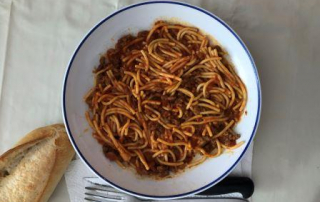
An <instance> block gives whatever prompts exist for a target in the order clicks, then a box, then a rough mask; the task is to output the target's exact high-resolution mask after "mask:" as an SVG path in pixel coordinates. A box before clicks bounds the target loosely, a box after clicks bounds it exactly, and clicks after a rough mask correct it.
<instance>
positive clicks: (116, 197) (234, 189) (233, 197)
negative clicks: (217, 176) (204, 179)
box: [84, 177, 253, 202]
mask: <svg viewBox="0 0 320 202" xmlns="http://www.w3.org/2000/svg"><path fill="white" fill-rule="evenodd" d="M84 179H85V180H86V181H87V182H89V183H90V185H89V186H86V187H85V190H86V191H85V198H84V199H85V200H86V201H93V202H140V201H141V202H150V201H154V200H146V199H140V198H136V197H134V196H131V195H128V194H125V193H123V192H120V191H118V190H116V189H114V188H113V187H111V186H109V185H106V184H101V183H99V181H98V180H97V179H98V178H92V177H87V178H84ZM252 193H253V182H252V181H251V179H249V178H245V177H230V178H226V179H224V180H223V181H222V182H220V183H219V184H217V185H216V186H215V187H214V188H209V189H208V190H206V191H204V192H202V193H200V194H199V195H193V196H189V197H187V198H183V199H178V200H179V201H184V202H186V201H193V202H194V201H195V200H199V199H200V200H201V201H204V200H206V199H208V200H211V201H212V200H213V199H214V201H215V202H219V201H221V202H222V200H223V202H227V201H228V202H229V201H230V202H246V201H247V200H245V199H244V198H249V197H250V196H251V195H252ZM178 200H174V201H175V202H176V201H178ZM169 201H173V200H169Z"/></svg>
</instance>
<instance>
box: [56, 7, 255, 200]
mask: <svg viewBox="0 0 320 202" xmlns="http://www.w3.org/2000/svg"><path fill="white" fill-rule="evenodd" d="M62 108H63V109H62V111H63V117H64V122H65V125H66V128H67V132H68V135H69V138H70V140H71V142H72V144H73V146H74V148H75V150H76V152H77V154H78V155H79V157H80V158H81V159H82V160H83V162H84V163H85V164H86V165H87V166H88V167H89V168H90V169H91V170H92V171H93V172H94V173H95V174H96V175H97V176H99V177H100V178H101V179H103V180H105V181H106V182H107V183H109V184H110V185H112V186H114V187H115V188H117V189H120V190H122V191H124V192H126V193H128V194H131V195H134V196H138V197H144V198H153V199H173V198H181V197H184V196H187V195H191V194H196V193H198V192H201V191H203V190H205V189H207V188H209V187H210V186H213V185H215V184H216V183H218V182H219V181H221V180H222V179H223V178H224V177H226V176H227V175H228V174H229V173H230V172H231V171H232V169H233V168H234V167H235V166H236V164H237V163H238V162H239V161H240V160H241V157H242V156H243V155H244V153H245V152H246V150H247V148H248V146H249V145H250V143H251V142H252V140H253V137H254V135H255V132H256V130H257V126H258V123H259V118H260V111H261V88H260V82H259V76H258V73H257V69H256V66H255V64H254V61H253V58H252V56H251V55H250V52H249V50H248V49H247V47H246V46H245V44H244V43H243V41H242V40H241V39H240V37H239V36H238V35H237V34H236V33H235V32H234V31H233V30H232V29H231V28H230V27H229V26H228V25H227V24H226V23H225V22H223V21H222V20H221V19H220V18H218V17H217V16H215V15H213V14H212V13H210V12H208V11H205V10H203V9H201V8H198V7H195V6H192V5H189V4H184V3H179V2H168V1H164V2H162V1H156V2H145V3H140V4H134V5H131V6H128V7H125V8H123V9H121V10H119V11H116V12H115V13H113V14H111V15H109V16H108V17H106V18H105V19H103V20H102V21H101V22H99V23H98V24H97V25H96V26H95V27H93V28H92V29H91V30H90V31H89V32H88V34H87V35H86V36H85V37H84V39H83V40H82V41H81V42H80V44H79V46H78V47H77V49H76V50H75V52H74V54H73V56H72V58H71V60H70V63H69V65H68V67H67V70H66V74H65V78H64V84H63V92H62Z"/></svg>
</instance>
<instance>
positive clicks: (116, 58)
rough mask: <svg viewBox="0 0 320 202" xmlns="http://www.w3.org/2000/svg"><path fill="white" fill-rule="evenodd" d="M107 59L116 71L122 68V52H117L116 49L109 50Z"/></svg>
mask: <svg viewBox="0 0 320 202" xmlns="http://www.w3.org/2000/svg"><path fill="white" fill-rule="evenodd" d="M107 58H108V61H109V63H111V64H112V66H113V67H114V68H116V69H118V68H120V66H121V59H120V52H119V51H116V50H115V49H109V50H108V51H107Z"/></svg>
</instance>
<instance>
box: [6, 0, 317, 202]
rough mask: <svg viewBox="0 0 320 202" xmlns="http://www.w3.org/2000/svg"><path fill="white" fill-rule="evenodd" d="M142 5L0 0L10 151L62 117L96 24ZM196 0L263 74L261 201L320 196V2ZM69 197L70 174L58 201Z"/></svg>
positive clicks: (258, 157)
mask: <svg viewBox="0 0 320 202" xmlns="http://www.w3.org/2000/svg"><path fill="white" fill-rule="evenodd" d="M133 2H136V1H128V0H126V1H117V0H111V1H110V0H91V1H87V0H70V1H53V0H48V1H42V0H32V1H31V0H1V1H0V134H1V135H0V153H2V152H4V151H5V150H7V149H9V148H10V147H11V146H12V145H13V144H14V143H15V142H16V141H17V140H18V139H19V138H20V137H22V136H23V135H24V134H26V133H27V132H28V131H30V130H32V129H34V128H36V127H39V126H42V125H46V124H52V123H55V122H61V121H62V117H61V111H60V93H61V92H60V89H61V83H62V78H63V74H64V71H65V67H66V65H67V63H68V60H69V57H70V56H71V54H72V52H73V50H74V48H75V47H76V45H77V44H78V42H79V41H80V40H81V38H82V37H83V35H84V34H85V33H86V32H87V31H88V30H89V28H90V27H92V26H93V25H94V24H95V23H96V22H98V21H99V20H100V19H102V18H103V17H105V16H106V15H107V14H109V13H110V12H112V11H114V10H116V9H117V8H120V7H122V6H124V5H127V4H130V3H133ZM187 2H189V3H191V4H194V5H198V6H200V7H203V8H205V9H207V10H209V11H211V12H212V13H214V14H216V15H217V16H219V17H221V18H222V19H223V20H224V21H226V22H227V23H228V24H229V25H230V26H231V27H232V28H233V29H234V30H235V31H236V32H237V33H238V34H239V35H240V37H241V38H242V39H243V41H244V42H245V43H246V44H247V46H248V48H249V50H250V51H251V53H252V55H253V58H254V59H255V62H256V65H257V68H258V71H259V75H260V79H261V86H262V93H263V107H262V116H261V121H260V126H259V129H258V132H257V135H256V138H255V148H254V158H253V180H254V182H255V186H256V189H255V193H254V195H253V201H254V202H260V201H261V202H264V201H276V202H277V201H292V202H295V201H296V202H298V201H299V202H300V201H308V202H309V201H310V202H316V201H319V200H320V199H319V198H320V158H319V156H318V155H319V154H320V146H319V145H320V134H319V130H318V126H319V124H320V107H319V106H318V103H319V101H320V88H319V87H320V85H319V84H320V82H319V78H320V66H319V64H320V57H319V56H318V54H319V53H320V20H319V19H320V1H318V0H306V1H303V2H302V1H299V0H282V1H278V0H269V1H263V0H241V1H239V0H229V1H225V0H214V1H204V0H203V1H197V0H191V1H187ZM35 102H36V103H35ZM48 106H50V107H48ZM67 200H68V193H67V190H66V185H65V182H64V180H62V181H61V182H60V183H59V185H58V187H57V189H56V190H55V192H54V194H53V196H52V197H51V199H50V201H51V202H54V201H67Z"/></svg>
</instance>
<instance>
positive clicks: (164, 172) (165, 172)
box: [157, 165, 169, 177]
mask: <svg viewBox="0 0 320 202" xmlns="http://www.w3.org/2000/svg"><path fill="white" fill-rule="evenodd" d="M157 171H158V173H159V177H166V176H168V175H169V168H168V166H164V165H163V166H157Z"/></svg>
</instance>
